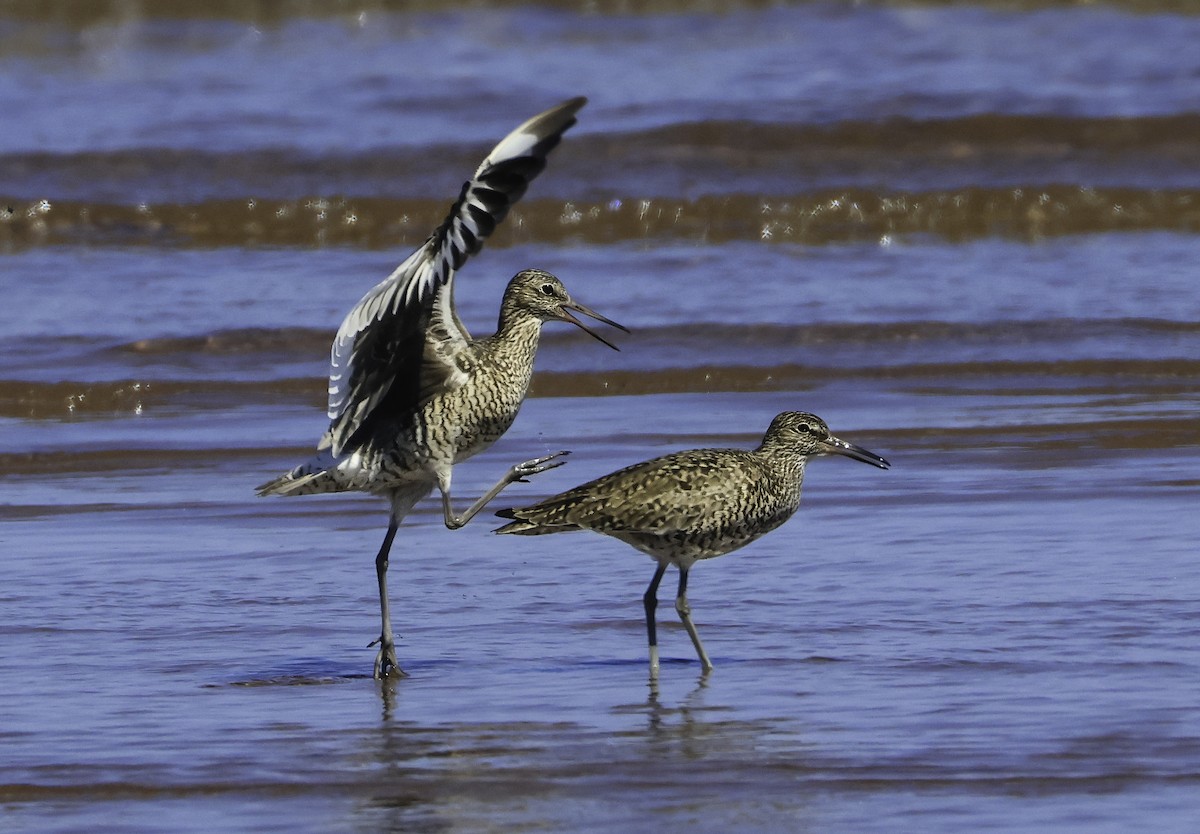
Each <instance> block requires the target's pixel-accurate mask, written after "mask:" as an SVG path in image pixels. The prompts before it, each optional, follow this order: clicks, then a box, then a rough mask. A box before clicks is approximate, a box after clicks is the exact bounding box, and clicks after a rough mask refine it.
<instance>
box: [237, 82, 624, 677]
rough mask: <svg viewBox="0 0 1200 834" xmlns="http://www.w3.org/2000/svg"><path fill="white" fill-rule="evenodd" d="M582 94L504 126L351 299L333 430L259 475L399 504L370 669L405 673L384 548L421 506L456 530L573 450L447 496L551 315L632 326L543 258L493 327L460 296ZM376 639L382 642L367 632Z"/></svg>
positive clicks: (286, 486)
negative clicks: (402, 254) (543, 266)
mask: <svg viewBox="0 0 1200 834" xmlns="http://www.w3.org/2000/svg"><path fill="white" fill-rule="evenodd" d="M585 102H586V99H583V98H576V99H572V100H570V101H567V102H564V103H562V104H560V105H558V106H557V107H554V108H551V109H550V110H547V111H546V112H544V113H542V114H540V115H538V116H534V117H533V118H532V119H530V120H529V121H527V122H525V123H524V124H523V125H521V126H520V127H518V128H517V129H516V130H514V131H513V132H512V133H510V134H509V135H508V136H506V137H505V138H504V140H503V141H501V142H500V144H499V145H497V146H496V147H495V148H494V149H493V150H492V152H491V153H490V154H489V155H488V156H487V158H486V159H484V160H483V163H482V164H481V165H480V166H479V168H478V170H476V171H475V175H474V176H473V177H472V178H471V179H470V180H469V181H468V182H467V183H466V184H465V185H463V188H462V192H461V193H460V194H459V197H458V200H457V201H456V202H455V203H454V205H453V207H452V208H451V209H450V213H449V215H448V216H447V217H446V219H445V220H444V221H443V222H442V225H441V226H439V227H438V229H437V230H436V231H435V232H434V233H433V234H432V235H430V236H429V239H428V240H426V241H425V243H424V244H423V245H422V246H421V247H420V248H419V249H417V250H416V251H415V252H413V253H412V255H410V256H409V257H408V259H407V260H405V261H404V263H402V264H400V266H399V267H397V268H396V270H395V272H393V273H392V274H391V275H390V276H388V278H386V279H385V280H384V281H382V282H381V283H380V284H378V285H377V286H376V287H375V288H374V289H372V290H371V291H370V292H368V293H367V294H366V295H365V296H364V297H363V298H362V300H360V301H359V302H358V304H356V305H354V308H353V309H352V310H351V311H350V313H349V315H347V316H346V319H345V320H344V321H343V322H342V326H341V327H340V328H339V329H338V332H337V336H336V338H335V339H334V341H333V350H332V361H331V367H330V372H329V418H330V420H331V423H330V426H329V430H328V431H326V432H325V436H324V437H323V438H322V439H321V442H320V443H319V444H318V445H317V453H316V455H315V456H314V457H313V458H312V459H311V460H309V461H307V462H305V463H302V464H300V465H299V466H297V467H296V468H295V469H293V470H291V471H290V472H288V473H286V474H284V475H281V476H280V477H278V478H276V479H275V480H273V481H269V482H268V483H265V484H263V485H262V486H260V487H258V494H259V495H309V494H313V493H322V492H346V491H360V492H369V493H372V494H374V495H379V496H382V497H383V498H386V499H387V500H388V501H389V502H390V504H391V517H390V520H389V523H388V529H387V534H386V535H385V536H384V538H383V545H382V546H381V547H380V548H379V553H378V555H377V556H376V557H375V572H376V576H377V578H378V581H379V607H380V614H381V617H382V621H383V629H382V631H381V633H380V635H379V639H378V641H376V642H378V644H379V652H378V654H377V655H376V658H375V677H376V678H385V677H387V676H389V675H392V674H395V675H402V674H404V672H403V671H402V670H401V669H400V666H399V664H398V663H397V662H396V646H395V637H394V635H393V633H392V623H391V614H390V611H389V607H388V592H387V569H388V553H389V552H390V550H391V546H392V540H393V539H394V538H395V536H396V529H397V527H398V526H399V525H400V522H401V521H402V520H403V519H404V517H405V516H406V515H407V514H408V512H409V511H410V510H411V509H412V507H413V505H414V504H416V503H417V502H418V501H420V500H421V499H422V498H424V497H425V496H426V495H428V494H429V493H430V492H432V491H433V488H434V487H435V486H436V487H437V488H438V489H439V490H440V491H441V494H442V512H443V515H444V517H445V522H446V526H447V527H449V528H450V529H452V530H453V529H457V528H459V527H462V526H463V525H464V524H466V523H467V522H468V521H469V520H470V519H471V517H472V516H474V515H475V514H476V513H478V512H479V511H480V510H481V509H483V507H484V506H485V505H486V504H487V503H488V502H489V501H490V500H492V499H493V498H495V497H496V495H498V494H499V493H500V491H501V490H502V489H504V488H505V487H506V486H508V485H509V484H511V483H513V482H515V481H521V480H523V479H524V478H525V477H527V476H529V475H534V474H537V473H538V472H543V471H545V470H547V469H551V468H553V467H555V466H559V465H560V464H561V463H562V462H563V461H561V460H558V458H559V457H560V456H562V455H564V454H566V452H558V453H556V454H553V455H549V456H547V457H542V458H537V459H536V460H530V461H526V462H525V463H521V464H518V465H516V466H514V467H512V468H511V469H510V470H509V471H508V472H507V473H506V474H505V475H504V477H503V478H501V479H500V480H499V481H498V482H497V483H496V485H495V486H493V487H492V488H491V489H490V490H488V491H487V492H486V493H484V495H483V497H481V498H480V499H479V500H478V501H476V502H475V503H474V504H472V505H471V506H470V507H469V508H468V509H467V510H466V512H464V513H462V514H461V515H457V514H455V512H454V510H453V508H452V507H451V503H450V476H451V471H452V468H453V466H454V464H456V463H459V462H461V461H464V460H466V459H467V458H469V457H471V456H472V455H475V454H478V453H479V452H481V451H483V450H484V449H486V448H488V447H489V446H491V445H492V444H493V443H495V442H496V440H497V439H499V437H500V436H501V435H502V434H504V432H505V431H507V430H508V427H509V426H511V425H512V423H513V420H514V419H516V416H517V411H518V409H520V407H521V403H522V401H523V400H524V399H525V394H526V392H527V391H528V389H529V378H530V376H531V375H532V373H533V359H534V354H535V353H536V352H537V345H538V337H539V335H540V333H541V326H542V323H543V322H546V321H556V320H557V321H568V322H571V323H572V324H575V325H578V326H579V327H581V328H582V329H583V330H584V331H586V332H587V333H589V334H590V335H592V336H594V337H595V338H597V339H599V340H600V341H601V342H603V343H604V344H606V345H608V346H609V347H611V348H613V349H614V350H616V346H615V345H613V344H611V343H610V342H608V341H607V340H606V339H604V338H603V337H602V336H600V335H599V334H598V333H596V332H594V331H593V330H592V329H591V328H589V327H588V326H587V325H585V324H584V323H583V322H581V321H580V320H579V319H577V318H576V317H575V316H574V315H572V311H575V312H578V313H582V314H583V315H586V316H590V317H591V318H593V319H596V320H597V321H601V322H604V323H605V324H608V325H611V326H613V327H617V328H620V329H621V330H624V329H625V328H623V327H621V325H619V324H617V323H616V322H614V321H611V320H609V319H606V318H605V317H604V316H601V315H600V314H598V313H595V312H593V311H591V310H589V309H588V308H587V307H584V306H583V305H582V304H579V303H577V302H575V301H573V300H572V299H571V296H570V295H568V294H567V291H566V289H565V288H564V287H563V285H562V283H561V282H560V281H559V280H558V279H557V278H556V277H554V276H553V275H551V274H550V273H548V272H543V271H542V270H540V269H526V270H523V271H521V272H519V273H517V275H516V276H515V277H514V278H513V279H512V280H511V281H510V282H509V284H508V287H507V288H506V289H505V291H504V297H503V299H502V301H501V302H500V322H499V326H498V328H497V330H496V332H495V333H494V334H493V335H491V336H488V337H487V338H485V339H478V340H475V339H472V338H471V337H470V335H469V334H468V333H467V330H466V328H465V327H463V324H462V322H461V321H459V318H458V314H457V313H456V312H455V309H454V272H455V270H456V269H458V268H459V267H461V266H462V265H463V263H464V262H465V261H466V259H467V257H468V256H470V255H473V254H474V253H475V252H478V251H479V249H480V247H481V246H482V244H483V240H484V238H486V237H487V236H488V235H489V234H491V232H492V230H493V229H494V228H495V227H496V225H497V224H498V223H500V221H501V220H502V219H503V218H504V216H505V215H506V214H507V213H508V210H509V208H510V207H511V206H512V204H513V203H515V202H516V201H517V200H518V199H520V197H521V195H522V194H524V193H525V188H526V187H527V186H528V185H529V182H530V181H531V180H532V179H533V178H534V177H536V176H537V175H538V174H539V173H540V172H541V171H542V169H543V168H544V167H545V166H546V156H547V155H548V154H549V153H550V151H551V150H553V149H554V147H555V146H556V145H557V144H558V142H559V140H560V139H561V138H562V134H563V133H564V132H565V131H566V130H567V128H569V127H571V125H573V124H575V113H576V112H577V111H578V110H579V108H581V107H583V105H584V103H585ZM372 645H374V643H372Z"/></svg>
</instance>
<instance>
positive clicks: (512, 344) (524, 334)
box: [486, 308, 542, 367]
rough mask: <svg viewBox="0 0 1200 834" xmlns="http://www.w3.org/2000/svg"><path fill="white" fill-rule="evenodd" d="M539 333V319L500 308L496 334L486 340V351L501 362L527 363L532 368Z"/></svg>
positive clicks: (540, 326)
mask: <svg viewBox="0 0 1200 834" xmlns="http://www.w3.org/2000/svg"><path fill="white" fill-rule="evenodd" d="M541 333H542V322H541V319H538V318H536V317H535V316H531V315H529V314H528V313H525V314H522V313H520V312H515V311H509V310H505V309H504V308H501V310H500V322H499V324H498V325H497V327H496V332H495V333H494V334H493V335H492V336H491V337H489V338H488V339H487V340H486V341H487V342H488V345H487V350H488V352H489V353H491V354H492V355H493V356H496V357H497V358H500V359H502V361H506V362H510V363H511V362H516V363H528V364H529V365H530V366H531V367H532V365H533V357H534V355H535V354H536V353H537V347H538V338H539V337H540V336H541Z"/></svg>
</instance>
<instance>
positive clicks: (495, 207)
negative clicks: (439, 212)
mask: <svg viewBox="0 0 1200 834" xmlns="http://www.w3.org/2000/svg"><path fill="white" fill-rule="evenodd" d="M585 103H587V99H585V98H574V99H571V100H570V101H566V102H563V103H562V104H560V105H558V106H557V107H552V108H551V109H549V110H547V111H546V112H544V113H541V114H539V115H537V116H534V117H533V118H532V119H530V120H529V121H527V122H525V123H524V124H523V125H521V126H520V127H518V128H517V129H516V130H514V131H513V132H512V133H510V134H508V136H506V137H504V139H503V140H502V141H501V142H500V144H499V145H497V146H496V147H495V148H493V149H492V152H491V153H490V154H488V156H487V158H486V159H484V160H483V162H482V164H480V166H479V168H478V169H477V170H476V171H475V174H474V176H472V177H471V179H470V180H468V181H467V182H466V183H465V184H464V185H463V187H462V191H461V192H460V193H459V196H458V199H457V200H456V201H455V203H454V205H453V206H452V207H451V209H450V213H449V214H448V215H447V216H446V219H445V220H444V221H442V225H441V226H439V227H438V228H437V230H436V231H435V232H434V233H433V234H432V235H430V236H429V239H428V240H426V241H425V243H423V244H422V245H421V247H420V248H419V249H417V250H416V251H415V252H413V253H412V254H411V255H409V256H408V258H407V259H406V260H405V261H404V263H402V264H400V266H398V267H396V270H395V271H394V272H393V273H392V274H391V275H389V276H388V277H387V278H386V279H384V280H383V281H381V282H380V283H379V284H377V285H376V286H375V287H374V288H373V289H372V290H371V291H370V292H368V293H367V294H366V295H365V296H363V298H362V299H361V300H360V301H359V302H358V303H357V304H356V305H354V308H353V309H352V310H350V312H349V314H348V315H347V316H346V318H345V320H344V321H342V326H341V327H339V328H338V332H337V336H336V337H335V338H334V340H333V348H332V350H331V352H330V368H329V419H330V420H331V421H332V422H331V424H330V427H329V432H328V433H327V434H326V436H325V439H324V440H323V441H322V446H328V447H330V448H331V449H332V451H333V453H334V454H335V455H340V454H341V453H342V451H343V450H344V449H347V448H349V447H352V446H354V445H355V444H356V443H357V442H358V441H359V440H360V439H361V438H362V437H363V436H367V435H369V430H370V427H371V426H372V425H373V424H374V422H375V420H376V419H378V417H379V415H380V414H382V413H387V414H396V413H403V412H404V411H405V410H412V409H414V408H415V407H416V406H417V404H418V403H419V402H420V401H421V400H422V399H423V394H422V392H423V391H424V392H426V393H425V394H424V396H427V395H428V392H430V391H432V390H437V389H438V388H439V387H447V386H452V385H454V384H456V379H457V376H458V372H457V369H456V366H455V365H454V362H453V361H452V360H453V356H454V354H455V353H457V352H458V351H460V350H461V349H462V348H465V346H466V343H467V340H468V339H469V336H468V334H467V332H466V330H465V328H463V326H462V322H460V321H459V320H458V316H457V314H456V313H455V312H454V305H453V288H452V286H451V284H452V281H453V278H454V271H455V270H456V269H458V268H459V267H461V266H462V265H463V263H465V262H466V260H467V258H468V257H470V256H471V255H473V254H475V253H476V252H478V251H479V249H480V247H482V246H483V241H484V240H485V239H486V238H487V236H488V235H490V234H491V233H492V230H493V229H495V228H496V226H497V225H499V223H500V221H502V220H503V219H504V217H505V215H507V214H508V210H509V209H510V208H511V207H512V205H513V204H514V203H516V202H517V200H519V199H521V196H522V195H523V194H524V193H525V189H526V188H527V187H528V185H529V183H530V182H531V181H532V180H533V178H534V177H536V176H537V175H538V174H540V173H541V172H542V169H543V168H545V167H546V157H547V155H548V154H549V153H550V151H552V150H553V149H554V148H555V146H557V145H558V143H559V141H560V140H561V139H562V135H563V133H564V132H565V131H566V130H567V129H568V128H570V127H571V126H572V125H573V124H575V114H576V113H577V112H578V111H579V109H580V108H581V107H583V105H584V104H585ZM427 338H428V340H429V341H428V343H427Z"/></svg>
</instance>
